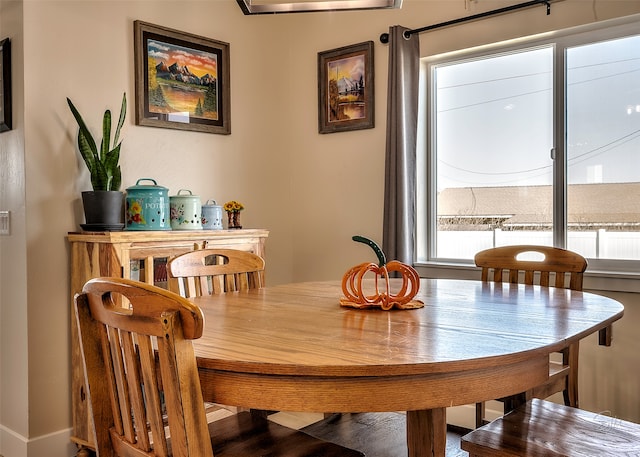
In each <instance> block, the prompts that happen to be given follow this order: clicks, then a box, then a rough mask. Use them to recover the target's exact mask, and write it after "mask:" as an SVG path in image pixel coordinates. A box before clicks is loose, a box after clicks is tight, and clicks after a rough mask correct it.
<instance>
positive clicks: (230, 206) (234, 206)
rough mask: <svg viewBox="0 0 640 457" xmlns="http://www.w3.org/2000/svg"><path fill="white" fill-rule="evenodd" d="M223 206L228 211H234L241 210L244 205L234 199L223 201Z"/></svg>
mask: <svg viewBox="0 0 640 457" xmlns="http://www.w3.org/2000/svg"><path fill="white" fill-rule="evenodd" d="M223 208H224V210H225V211H226V212H228V213H236V212H238V211H242V210H243V209H244V205H243V204H242V203H240V202H237V201H235V200H231V201H228V202H227V203H225V204H224V206H223Z"/></svg>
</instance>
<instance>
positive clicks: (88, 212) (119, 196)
mask: <svg viewBox="0 0 640 457" xmlns="http://www.w3.org/2000/svg"><path fill="white" fill-rule="evenodd" d="M123 202H124V193H122V192H120V191H115V190H95V191H94V190H92V191H86V192H82V206H83V207H84V217H85V221H86V224H85V225H86V226H89V227H93V228H96V229H101V230H115V229H118V228H122V227H124V222H123V221H124V206H123ZM83 228H84V227H83Z"/></svg>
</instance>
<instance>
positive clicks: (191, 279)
mask: <svg viewBox="0 0 640 457" xmlns="http://www.w3.org/2000/svg"><path fill="white" fill-rule="evenodd" d="M167 273H168V279H169V289H170V290H173V291H174V292H176V293H179V294H180V295H182V296H183V297H186V298H189V297H197V296H201V295H212V294H219V293H224V292H233V291H238V290H247V289H257V288H260V287H262V286H263V278H264V259H263V258H262V257H260V256H259V255H256V254H253V253H251V252H246V251H240V250H236V249H202V250H197V251H191V252H187V253H184V254H181V255H179V256H177V257H174V258H172V259H169V261H168V262H167Z"/></svg>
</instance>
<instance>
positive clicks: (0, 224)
mask: <svg viewBox="0 0 640 457" xmlns="http://www.w3.org/2000/svg"><path fill="white" fill-rule="evenodd" d="M10 233H11V213H9V211H0V235H9V234H10Z"/></svg>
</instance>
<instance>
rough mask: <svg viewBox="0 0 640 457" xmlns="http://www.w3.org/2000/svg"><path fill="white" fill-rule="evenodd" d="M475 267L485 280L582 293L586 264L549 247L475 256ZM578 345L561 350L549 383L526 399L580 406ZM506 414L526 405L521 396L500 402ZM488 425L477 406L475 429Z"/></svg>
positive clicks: (551, 366) (514, 248)
mask: <svg viewBox="0 0 640 457" xmlns="http://www.w3.org/2000/svg"><path fill="white" fill-rule="evenodd" d="M475 263H476V265H477V266H478V267H481V268H482V280H483V281H494V282H509V283H522V284H528V285H533V284H538V285H540V286H544V287H561V288H566V289H572V290H582V279H583V273H584V271H585V270H586V268H587V261H586V259H585V258H584V257H582V256H581V255H580V254H577V253H575V252H572V251H568V250H566V249H560V248H555V247H550V246H529V245H518V246H500V247H496V248H492V249H486V250H484V251H481V252H478V253H477V254H476V255H475ZM578 352H579V343H578V342H576V343H573V344H571V345H569V346H567V347H565V348H564V349H563V350H562V361H561V362H560V361H556V360H552V358H550V360H549V379H548V381H547V382H546V383H545V384H543V385H541V386H537V387H536V388H534V389H533V390H531V391H529V392H526V393H525V396H524V399H529V398H533V397H536V398H547V397H549V396H550V395H553V394H554V393H557V392H562V393H563V396H564V401H565V404H566V405H569V406H574V407H577V406H578ZM499 400H500V401H502V402H504V403H505V408H506V409H507V410H510V409H512V408H513V407H515V406H517V405H518V404H519V403H521V402H522V401H523V398H522V396H520V397H519V398H518V397H517V396H514V397H507V398H502V399H499ZM484 423H486V420H485V403H484V402H482V403H477V404H476V427H480V426H481V425H483V424H484Z"/></svg>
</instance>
